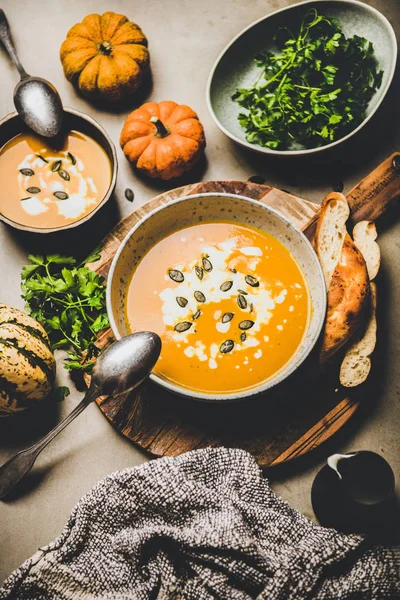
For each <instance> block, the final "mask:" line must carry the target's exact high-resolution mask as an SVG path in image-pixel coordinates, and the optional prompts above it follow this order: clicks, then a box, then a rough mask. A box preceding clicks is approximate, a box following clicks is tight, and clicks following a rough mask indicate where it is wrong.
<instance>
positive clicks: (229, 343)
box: [219, 340, 235, 354]
mask: <svg viewBox="0 0 400 600" xmlns="http://www.w3.org/2000/svg"><path fill="white" fill-rule="evenodd" d="M234 346H235V342H234V341H233V340H226V341H225V342H222V344H221V345H220V347H219V351H220V352H222V354H228V352H232V350H233V348H234Z"/></svg>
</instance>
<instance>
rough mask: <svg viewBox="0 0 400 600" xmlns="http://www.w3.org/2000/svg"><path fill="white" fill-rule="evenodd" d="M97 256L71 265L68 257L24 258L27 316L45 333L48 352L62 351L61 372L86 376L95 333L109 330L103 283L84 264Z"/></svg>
mask: <svg viewBox="0 0 400 600" xmlns="http://www.w3.org/2000/svg"><path fill="white" fill-rule="evenodd" d="M99 258H100V255H99V254H98V253H97V252H94V253H93V254H91V255H90V256H88V257H87V258H86V259H85V260H84V261H83V262H81V263H77V261H76V259H75V258H73V257H72V256H60V255H59V254H47V255H46V256H37V255H32V254H31V255H29V260H30V264H29V265H26V266H25V267H23V269H22V274H21V279H22V284H21V290H22V297H23V298H24V300H25V301H26V308H27V310H28V311H29V314H30V315H31V316H32V317H34V318H35V319H36V320H37V321H39V323H41V324H42V325H43V327H44V328H45V330H46V331H47V333H48V335H49V338H50V341H51V345H52V348H53V350H55V349H57V348H59V349H63V350H66V351H67V353H68V358H67V359H66V360H65V368H66V369H68V370H69V371H86V372H90V370H91V368H92V366H93V364H94V363H93V360H92V359H93V358H94V357H96V356H97V354H98V353H99V349H98V348H97V346H96V340H97V336H98V333H99V332H100V331H101V330H102V329H105V328H106V327H108V326H109V321H108V316H107V312H106V308H105V304H106V301H105V290H106V286H105V280H104V277H102V276H101V275H98V274H97V273H95V272H94V271H92V270H91V269H89V268H88V267H87V266H86V265H87V264H88V263H92V262H95V261H96V260H98V259H99Z"/></svg>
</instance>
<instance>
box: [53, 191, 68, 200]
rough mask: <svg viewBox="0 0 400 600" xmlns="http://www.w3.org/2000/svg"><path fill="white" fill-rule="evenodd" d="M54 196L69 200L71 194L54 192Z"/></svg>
mask: <svg viewBox="0 0 400 600" xmlns="http://www.w3.org/2000/svg"><path fill="white" fill-rule="evenodd" d="M53 196H55V197H56V198H57V200H68V198H69V196H68V194H66V193H65V192H54V194H53Z"/></svg>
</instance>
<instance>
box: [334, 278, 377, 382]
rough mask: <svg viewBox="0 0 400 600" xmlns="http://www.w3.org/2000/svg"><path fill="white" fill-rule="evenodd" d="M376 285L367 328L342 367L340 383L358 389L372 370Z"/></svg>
mask: <svg viewBox="0 0 400 600" xmlns="http://www.w3.org/2000/svg"><path fill="white" fill-rule="evenodd" d="M376 304H377V298H376V285H375V283H373V282H372V283H371V294H370V307H369V316H368V320H367V323H366V326H365V327H364V328H362V330H361V331H360V332H359V333H358V334H357V336H356V339H355V340H354V342H352V343H351V345H350V347H349V348H348V350H347V352H346V355H345V357H344V360H343V362H342V364H341V367H340V383H341V384H342V385H343V386H344V387H349V388H350V387H356V386H357V385H360V384H361V383H363V382H364V381H365V380H366V379H367V377H368V375H369V372H370V370H371V359H370V356H371V354H372V353H373V351H374V350H375V345H376V330H377V326H376Z"/></svg>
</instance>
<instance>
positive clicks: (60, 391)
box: [54, 385, 70, 402]
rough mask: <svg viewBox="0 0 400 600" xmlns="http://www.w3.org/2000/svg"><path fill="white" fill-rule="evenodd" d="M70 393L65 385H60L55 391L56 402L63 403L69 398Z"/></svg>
mask: <svg viewBox="0 0 400 600" xmlns="http://www.w3.org/2000/svg"><path fill="white" fill-rule="evenodd" d="M69 394H70V391H69V388H68V387H67V386H65V385H60V386H59V387H58V388H56V389H55V390H54V395H55V397H56V400H58V401H59V402H62V401H63V400H64V399H65V398H66V397H67V396H69Z"/></svg>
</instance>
